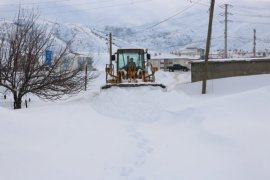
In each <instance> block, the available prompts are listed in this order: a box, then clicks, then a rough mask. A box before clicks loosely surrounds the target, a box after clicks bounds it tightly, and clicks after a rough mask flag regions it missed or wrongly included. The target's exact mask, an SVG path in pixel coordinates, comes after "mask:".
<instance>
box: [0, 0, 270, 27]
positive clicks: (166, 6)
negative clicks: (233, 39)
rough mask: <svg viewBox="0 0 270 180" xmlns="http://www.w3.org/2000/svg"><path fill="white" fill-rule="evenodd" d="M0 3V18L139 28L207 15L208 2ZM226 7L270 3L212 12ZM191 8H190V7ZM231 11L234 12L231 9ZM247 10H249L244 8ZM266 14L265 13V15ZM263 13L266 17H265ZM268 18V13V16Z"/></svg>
mask: <svg viewBox="0 0 270 180" xmlns="http://www.w3.org/2000/svg"><path fill="white" fill-rule="evenodd" d="M197 1H198V0H1V2H0V18H6V19H8V18H12V17H14V15H15V14H16V12H17V10H18V4H21V7H24V8H27V7H28V8H29V7H32V6H35V7H37V6H38V7H39V9H40V11H41V13H42V16H43V17H44V18H46V19H50V20H55V21H64V22H71V23H84V24H95V25H104V24H111V25H119V24H127V25H129V24H130V25H141V24H145V23H150V22H155V21H156V22H158V21H161V20H163V19H164V18H166V17H169V16H171V15H173V14H175V13H177V12H180V11H182V10H185V9H186V8H190V9H188V10H186V12H189V11H190V12H196V11H197V10H203V11H205V12H207V9H208V7H207V5H209V4H210V0H201V1H200V3H199V4H196V5H194V6H192V4H194V3H196V2H197ZM224 3H229V4H232V5H234V6H235V8H236V9H237V8H242V7H243V6H246V7H250V10H252V9H251V7H253V6H258V7H262V8H263V7H265V4H266V5H268V7H270V0H238V1H235V0H216V7H217V8H216V11H219V10H220V8H218V6H220V5H221V4H224ZM190 6H192V7H190ZM235 8H234V9H235ZM246 9H247V10H248V9H249V8H246ZM267 12H268V11H267ZM267 12H266V13H267ZM269 15H270V13H269Z"/></svg>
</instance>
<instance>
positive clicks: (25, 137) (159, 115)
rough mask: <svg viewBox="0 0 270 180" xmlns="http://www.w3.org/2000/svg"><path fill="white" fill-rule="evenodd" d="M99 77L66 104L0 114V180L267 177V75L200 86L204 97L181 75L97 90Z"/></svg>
mask: <svg viewBox="0 0 270 180" xmlns="http://www.w3.org/2000/svg"><path fill="white" fill-rule="evenodd" d="M103 78H104V73H102V74H101V76H100V77H99V79H98V80H97V81H96V82H95V83H94V85H93V87H92V88H91V90H89V91H87V92H84V93H82V94H81V95H79V96H77V97H74V98H72V99H71V100H68V101H63V102H58V103H45V102H39V101H36V102H34V104H33V105H32V107H31V108H29V109H23V110H20V111H13V110H8V109H4V108H0V114H1V118H0V144H1V149H0V179H10V180H17V179H22V180H24V179H25V180H36V179H40V180H48V179H50V180H60V179H65V180H74V179H80V180H84V179H85V180H86V179H87V180H88V179H93V180H98V179H104V180H121V179H123V180H168V179H170V180H174V179H175V180H178V179H189V180H198V179H200V180H216V179H219V180H228V179H231V180H254V179H260V180H266V179H269V178H270V173H269V166H270V154H269V151H270V143H269V142H268V139H269V137H270V131H269V127H270V122H269V113H268V107H269V104H270V103H269V102H270V85H269V80H270V75H260V76H250V77H237V78H228V79H220V80H213V81H209V82H208V94H207V95H204V96H203V95H200V88H201V83H194V84H191V83H189V80H190V79H189V78H190V74H189V73H168V72H159V73H158V74H157V79H158V78H159V79H160V81H163V83H165V84H166V85H167V86H168V89H167V91H163V90H161V89H159V88H154V87H145V88H136V89H133V88H126V89H123V88H122V89H121V88H111V89H110V90H105V91H101V92H100V91H99V86H100V85H101V84H102V83H103V82H104V79H103ZM34 105H35V107H33V106H34ZM30 106H31V105H30Z"/></svg>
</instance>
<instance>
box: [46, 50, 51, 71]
mask: <svg viewBox="0 0 270 180" xmlns="http://www.w3.org/2000/svg"><path fill="white" fill-rule="evenodd" d="M52 58H53V53H52V51H51V50H47V49H46V51H45V64H47V65H48V66H49V67H51V66H52Z"/></svg>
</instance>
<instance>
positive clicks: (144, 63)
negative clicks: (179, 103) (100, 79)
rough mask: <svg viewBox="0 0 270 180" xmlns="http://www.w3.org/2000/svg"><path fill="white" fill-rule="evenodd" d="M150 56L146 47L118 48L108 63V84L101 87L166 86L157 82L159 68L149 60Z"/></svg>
mask: <svg viewBox="0 0 270 180" xmlns="http://www.w3.org/2000/svg"><path fill="white" fill-rule="evenodd" d="M145 57H146V58H145ZM150 58H151V57H150V54H148V53H147V52H145V51H144V49H118V50H117V52H116V53H115V54H114V55H111V60H110V64H107V65H106V69H105V71H106V85H104V86H102V87H101V89H108V88H110V87H114V86H116V87H140V86H159V87H161V88H166V86H164V85H163V84H158V83H155V73H156V72H157V71H158V68H157V67H153V66H152V64H151V63H150V62H148V60H149V59H150ZM113 61H114V62H113Z"/></svg>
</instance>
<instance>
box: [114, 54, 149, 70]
mask: <svg viewBox="0 0 270 180" xmlns="http://www.w3.org/2000/svg"><path fill="white" fill-rule="evenodd" d="M128 62H134V63H135V65H136V69H140V68H143V63H144V53H143V52H123V51H122V52H119V54H118V68H119V69H124V68H126V67H127V64H128Z"/></svg>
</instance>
